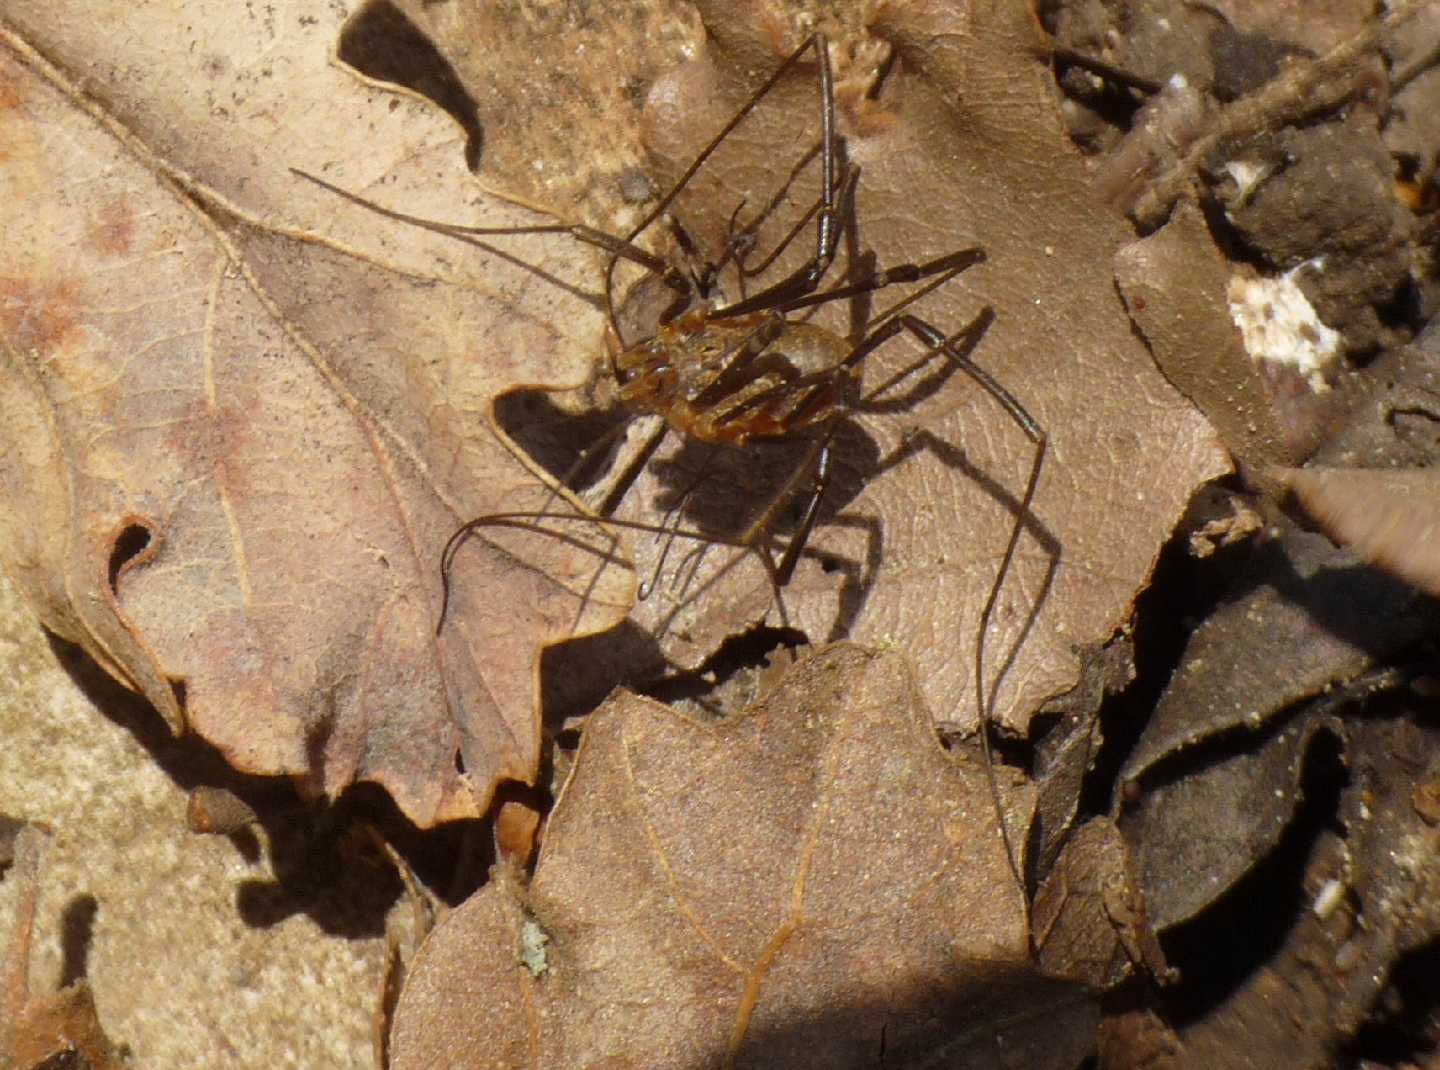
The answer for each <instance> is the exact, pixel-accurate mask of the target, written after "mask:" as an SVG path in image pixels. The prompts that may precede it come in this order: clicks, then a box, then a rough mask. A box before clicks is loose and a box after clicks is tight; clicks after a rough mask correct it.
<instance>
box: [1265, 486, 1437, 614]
mask: <svg viewBox="0 0 1440 1070" xmlns="http://www.w3.org/2000/svg"><path fill="white" fill-rule="evenodd" d="M1272 475H1273V477H1274V478H1275V479H1276V480H1277V481H1278V482H1279V483H1280V484H1281V485H1282V486H1283V487H1284V488H1285V489H1286V490H1287V491H1288V492H1289V493H1290V494H1291V495H1293V496H1294V499H1295V501H1296V503H1297V504H1298V505H1299V506H1300V508H1301V509H1303V510H1304V511H1305V513H1306V515H1308V516H1309V517H1310V518H1311V519H1312V520H1314V521H1315V523H1317V524H1319V525H1320V527H1321V528H1322V529H1323V530H1324V531H1325V533H1326V534H1327V535H1329V536H1330V537H1331V538H1332V539H1334V540H1335V541H1336V542H1339V543H1343V544H1344V545H1346V546H1348V547H1350V548H1351V549H1352V550H1354V551H1355V552H1356V553H1357V554H1359V555H1360V556H1361V557H1362V558H1364V559H1365V560H1366V561H1369V562H1371V563H1372V564H1374V565H1376V566H1377V567H1379V568H1383V569H1385V570H1386V571H1387V572H1391V573H1393V574H1394V575H1396V576H1399V577H1400V578H1401V579H1403V580H1406V581H1408V582H1410V583H1413V584H1414V585H1415V586H1417V587H1419V588H1420V589H1421V590H1424V591H1427V592H1428V593H1430V594H1432V595H1436V596H1437V597H1440V473H1437V472H1433V471H1429V470H1426V469H1418V470H1413V471H1409V470H1402V471H1375V470H1368V469H1358V468H1305V469H1296V468H1291V469H1274V470H1273V472H1272Z"/></svg>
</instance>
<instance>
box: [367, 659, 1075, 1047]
mask: <svg viewBox="0 0 1440 1070" xmlns="http://www.w3.org/2000/svg"><path fill="white" fill-rule="evenodd" d="M1005 791H1006V797H1007V808H1008V811H1009V813H1010V817H1011V820H1012V821H1013V822H1014V823H1015V826H1016V828H1017V829H1018V828H1019V827H1022V826H1023V824H1024V823H1025V821H1026V820H1027V819H1028V814H1029V809H1030V806H1031V804H1032V800H1031V798H1030V793H1029V792H1028V791H1025V790H1014V789H1009V788H1006V789H1005ZM1089 1008H1090V1004H1089V1002H1088V1000H1086V999H1085V998H1084V997H1083V996H1081V994H1080V993H1079V991H1078V990H1077V989H1075V988H1073V987H1067V986H1065V985H1063V984H1058V983H1056V982H1046V981H1042V980H1041V979H1040V978H1038V977H1037V975H1036V974H1035V973H1034V972H1033V970H1032V968H1031V966H1030V964H1029V953H1028V939H1027V927H1026V919H1025V905H1024V903H1023V902H1022V900H1021V897H1020V893H1019V891H1018V889H1016V887H1015V885H1014V883H1013V882H1012V881H1011V879H1010V873H1009V867H1008V862H1007V860H1006V857H1005V854H1004V851H1003V848H1002V846H1001V841H1000V837H999V836H998V834H997V831H996V829H995V827H994V817H993V811H992V808H991V804H990V796H989V792H988V789H987V787H986V783H985V777H984V773H983V771H982V770H981V769H979V768H977V767H976V766H974V765H972V764H970V763H968V762H966V761H963V760H961V759H958V758H956V757H953V756H951V755H949V754H947V753H946V752H945V751H943V750H942V749H941V748H940V746H939V745H938V743H937V741H936V738H935V732H934V728H933V724H932V720H931V716H930V714H929V712H928V711H927V710H926V709H925V707H924V705H923V703H922V702H921V700H920V697H919V694H918V690H917V688H916V685H915V682H914V680H913V679H912V678H911V676H910V674H909V672H908V671H907V670H906V669H905V667H904V663H903V661H902V660H901V659H900V658H898V657H895V656H893V655H892V656H883V657H877V656H874V655H871V654H867V653H866V652H864V651H862V650H860V649H858V648H855V647H850V646H838V647H832V648H829V649H827V650H824V651H821V652H820V653H818V654H817V655H815V656H813V657H810V658H808V659H806V660H804V661H802V662H800V663H799V664H798V665H797V666H796V667H795V668H794V669H793V670H792V671H791V672H790V673H789V674H788V675H787V677H786V678H785V680H784V682H783V683H782V684H781V685H780V686H779V687H778V688H777V690H776V691H775V692H773V693H772V694H771V695H770V697H769V698H768V699H765V700H762V701H761V702H760V703H759V704H757V705H756V706H754V707H752V708H751V710H750V711H749V712H747V713H746V714H744V715H742V716H739V717H736V718H733V719H730V720H727V721H723V722H720V723H700V722H697V721H693V720H690V719H688V718H684V717H681V716H678V715H676V714H673V713H672V712H670V711H669V710H667V709H666V708H664V707H662V706H659V705H657V704H656V703H653V702H651V701H649V700H646V699H642V698H638V697H636V696H632V695H628V694H625V693H619V694H617V695H616V696H615V697H613V698H612V699H611V701H610V702H609V703H608V704H607V705H606V706H605V707H603V708H602V709H601V710H600V711H599V712H597V713H596V714H595V715H594V716H593V717H592V719H591V720H590V722H589V724H588V725H587V727H586V730H585V735H584V737H583V740H582V743H581V749H580V754H579V757H578V759H577V762H576V766H575V770H574V772H573V774H572V775H571V778H570V780H569V782H568V783H567V785H566V787H565V790H564V792H563V793H562V795H561V798H560V801H559V803H558V804H557V806H556V809H555V811H554V813H553V815H552V816H551V819H550V825H549V830H548V833H547V836H546V839H545V843H544V846H543V848H542V850H541V855H540V860H539V863H538V866H537V869H536V873H535V878H534V881H533V884H532V885H531V887H530V888H529V889H528V893H526V892H522V891H520V890H519V889H518V888H517V887H515V885H514V882H513V880H507V879H501V880H498V881H492V883H491V884H490V885H488V886H487V887H486V888H484V889H482V891H481V892H480V893H479V894H477V895H476V896H475V897H473V898H472V899H471V900H469V901H468V902H467V903H466V904H465V905H464V906H462V907H461V908H459V909H458V910H457V911H456V912H455V913H454V914H452V915H451V916H450V917H449V918H448V919H446V920H445V921H444V922H442V923H441V924H440V926H439V927H437V929H436V930H435V932H434V933H433V934H432V936H431V938H430V939H429V940H428V941H427V943H426V944H425V946H424V947H423V948H422V950H421V952H420V954H419V956H418V957H417V960H416V963H415V966H414V970H413V972H412V974H411V979H410V981H409V984H408V985H407V987H406V990H405V993H404V995H403V996H402V999H401V1004H400V1008H399V1011H398V1013H397V1020H396V1026H395V1032H394V1036H393V1045H392V1050H393V1053H394V1060H395V1061H394V1066H395V1067H396V1068H397V1070H406V1068H411V1067H426V1066H433V1065H436V1063H437V1062H438V1063H443V1064H445V1065H450V1066H454V1067H464V1066H475V1067H479V1066H495V1067H499V1066H535V1067H542V1066H543V1067H546V1068H547V1070H550V1068H555V1070H559V1068H563V1067H571V1066H573V1067H582V1066H599V1065H605V1066H633V1067H658V1066H666V1067H701V1066H711V1065H716V1066H718V1065H736V1066H748V1067H762V1066H775V1067H780V1066H785V1067H806V1066H815V1067H821V1066H824V1067H834V1066H844V1065H870V1063H871V1061H872V1060H873V1059H875V1057H876V1054H875V1053H876V1052H877V1051H880V1050H882V1049H883V1050H884V1052H885V1065H886V1066H897V1067H898V1066H918V1065H967V1066H971V1065H973V1066H981V1065H986V1066H988V1065H991V1064H992V1060H995V1061H996V1064H997V1065H998V1048H999V1047H1004V1048H1005V1050H1007V1051H1012V1050H1022V1051H1028V1050H1030V1049H1034V1052H1033V1061H1029V1062H1025V1063H1024V1065H1028V1066H1050V1065H1053V1066H1057V1067H1058V1066H1070V1065H1073V1063H1074V1061H1075V1060H1077V1059H1078V1058H1079V1057H1080V1056H1081V1055H1083V1046H1084V1045H1086V1044H1088V1042H1089V1041H1088V1037H1089V1030H1088V1029H1086V1028H1080V1029H1078V1030H1077V1031H1075V1032H1071V1033H1068V1034H1067V1033H1063V1032H1061V1031H1060V1030H1058V1029H1056V1028H1055V1016H1057V1015H1059V1016H1071V1015H1079V1016H1081V1017H1083V1016H1085V1015H1086V1014H1089V1013H1091V1011H1090V1009H1089ZM1002 1036H1003V1038H1004V1039H1003V1042H1002V1041H1001V1039H1000V1038H1001V1037H1002ZM1057 1036H1068V1037H1069V1038H1070V1039H1069V1040H1068V1041H1056V1040H1055V1037H1057ZM1076 1036H1079V1037H1080V1040H1079V1041H1078V1043H1079V1044H1080V1045H1081V1046H1082V1047H1081V1050H1079V1051H1072V1050H1069V1049H1068V1048H1067V1043H1068V1044H1075V1043H1077V1041H1075V1040H1074V1038H1075V1037H1076ZM1042 1038H1043V1040H1044V1042H1045V1043H1044V1044H1041V1043H1040V1041H1041V1040H1042ZM1012 1044H1013V1045H1015V1049H1012V1048H1011V1045H1012ZM1046 1046H1048V1047H1049V1051H1047V1052H1045V1053H1044V1054H1040V1051H1039V1049H1041V1048H1044V1047H1046ZM606 1060H609V1061H606ZM927 1060H928V1061H927ZM1006 1065H1013V1064H1011V1063H1006Z"/></svg>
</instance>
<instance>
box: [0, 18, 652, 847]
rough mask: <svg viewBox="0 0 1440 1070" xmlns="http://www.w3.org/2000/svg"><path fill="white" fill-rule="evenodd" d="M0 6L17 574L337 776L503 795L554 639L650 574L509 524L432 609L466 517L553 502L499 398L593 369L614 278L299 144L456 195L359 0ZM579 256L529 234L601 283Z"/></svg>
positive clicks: (106, 657)
mask: <svg viewBox="0 0 1440 1070" xmlns="http://www.w3.org/2000/svg"><path fill="white" fill-rule="evenodd" d="M4 20H5V21H4V22H3V23H0V44H3V46H4V47H3V51H0V146H3V151H0V168H3V177H0V185H3V186H4V188H5V189H6V191H7V196H6V197H5V198H4V199H3V204H0V212H3V219H4V222H3V228H4V230H5V233H6V242H5V243H4V249H3V252H0V351H3V357H4V360H3V377H0V392H3V409H4V411H5V412H6V413H7V415H8V416H9V421H8V424H7V427H6V429H5V445H4V448H3V453H0V468H3V487H4V495H5V497H4V503H3V505H4V507H3V509H0V516H3V518H4V520H3V528H0V534H3V547H4V556H5V559H6V566H7V568H8V570H9V572H10V575H11V576H12V577H13V578H14V580H15V581H16V583H17V586H18V587H19V589H20V590H21V591H22V592H24V594H25V597H26V599H27V600H28V601H29V603H30V604H31V605H32V606H33V607H34V608H35V609H36V611H37V613H38V614H39V615H40V617H41V619H42V621H43V622H44V623H45V625H46V626H47V627H48V628H50V629H51V630H52V631H54V632H56V633H57V634H59V635H62V636H64V637H65V638H67V639H70V640H72V641H75V642H78V643H80V644H81V645H83V646H84V647H85V649H86V650H87V651H89V652H90V653H91V654H92V655H93V656H94V657H95V658H96V660H97V661H99V662H100V663H101V664H102V665H103V666H105V668H106V669H107V670H108V671H109V672H110V673H111V674H112V675H114V676H115V677H116V678H117V679H119V680H121V681H122V682H124V683H126V684H127V685H129V686H131V687H134V688H136V689H138V690H140V691H142V692H143V693H144V694H145V695H146V696H147V697H148V698H149V699H150V700H151V702H153V703H154V705H155V706H156V708H157V709H159V710H160V711H161V712H162V713H163V714H164V715H165V717H166V718H167V720H168V721H169V723H170V724H171V726H172V728H174V729H176V730H180V729H181V728H190V729H193V730H195V731H198V732H199V733H200V734H202V735H203V736H205V737H206V738H207V739H209V740H210V741H212V742H213V743H215V744H216V745H218V746H219V747H220V748H221V749H222V750H223V751H224V752H225V753H226V754H227V755H228V757H229V758H230V760H231V761H232V762H233V763H234V764H235V765H236V766H237V767H239V768H241V769H244V770H247V771H251V772H259V773H268V774H275V773H288V774H294V775H299V776H302V777H304V778H305V780H306V783H307V786H308V787H309V788H311V789H312V790H315V791H320V792H325V793H327V794H330V795H334V794H336V793H338V792H339V791H341V790H342V789H343V788H344V787H345V786H346V785H348V784H350V783H353V782H355V781H359V780H370V781H375V782H378V783H380V784H383V785H384V786H385V787H386V788H387V789H388V790H389V791H390V792H391V793H392V794H393V795H394V796H395V798H396V800H397V801H398V802H399V804H400V806H401V808H402V809H403V810H404V811H405V812H406V813H407V814H408V815H409V816H410V817H411V818H412V819H413V820H414V821H416V822H417V823H419V824H421V825H428V824H432V823H434V822H436V821H439V820H444V819H447V818H452V817H457V816H465V815H473V814H476V813H478V812H481V811H483V809H484V808H485V805H486V800H487V799H488V797H489V794H490V792H491V789H492V787H493V784H494V782H495V781H496V780H497V779H499V778H502V777H514V778H519V779H524V780H528V779H530V778H531V777H532V776H533V775H534V772H535V769H536V764H537V755H538V718H537V714H536V697H535V676H536V672H537V666H538V661H539V655H540V648H541V646H542V645H543V644H546V643H552V642H556V641H559V640H561V639H564V638H567V637H569V636H571V635H574V634H584V633H587V632H591V631H595V630H598V629H601V628H605V627H608V626H610V625H612V624H613V623H614V622H615V621H617V620H618V619H619V618H620V617H621V616H623V614H624V612H625V610H626V609H627V608H628V606H629V604H630V601H631V599H632V594H633V578H632V577H631V575H630V574H629V573H628V571H627V570H626V569H625V568H624V567H623V565H622V564H621V563H620V562H619V561H617V560H614V559H613V557H607V556H606V555H607V554H609V552H610V549H609V547H610V543H609V540H608V539H607V538H606V537H605V536H604V535H603V533H601V532H599V531H596V530H592V529H591V528H589V527H579V526H577V525H574V524H571V525H569V529H567V530H568V532H569V534H570V536H571V538H570V539H569V540H568V541H567V540H560V539H557V538H555V537H553V536H552V535H542V534H536V533H527V532H524V531H492V532H487V533H486V535H487V538H486V539H484V540H471V541H470V542H469V543H467V544H466V547H465V549H464V550H463V551H462V553H461V554H460V555H459V557H458V558H457V561H456V569H455V576H456V580H457V584H456V588H455V590H454V592H453V597H452V603H451V615H450V618H449V623H448V627H447V629H446V631H445V634H444V635H443V637H442V638H441V639H440V640H439V641H437V640H436V637H435V634H434V632H435V625H436V621H437V618H438V615H439V606H440V582H439V559H440V550H441V547H442V545H443V543H444V542H445V540H446V538H447V537H448V536H449V535H450V533H451V532H452V531H453V530H454V528H455V527H456V526H457V525H458V524H459V522H460V521H462V520H464V519H466V518H468V517H470V516H473V515H475V514H477V513H481V512H487V511H494V510H499V509H535V508H539V507H541V506H542V505H546V504H547V503H550V501H551V497H552V495H551V494H550V492H549V491H548V490H547V489H546V488H545V486H544V484H543V483H542V482H541V480H540V479H539V478H537V476H536V475H535V474H534V473H533V471H532V470H531V469H530V468H527V467H526V465H525V464H523V463H522V462H521V461H520V460H517V458H516V454H515V452H514V451H513V450H512V449H511V448H510V447H509V446H508V444H507V443H506V442H505V441H504V440H503V439H502V437H501V436H500V435H498V434H497V433H496V432H495V431H494V430H493V428H492V427H490V426H489V425H488V423H487V421H488V416H489V408H490V401H491V399H492V398H493V397H494V395H495V394H497V393H498V392H499V391H500V390H501V389H502V388H503V387H504V386H508V385H510V384H512V383H513V382H515V381H517V380H519V381H534V380H536V379H538V380H541V381H545V382H549V383H557V384H564V383H578V382H581V381H583V380H585V379H586V378H587V377H588V376H589V374H590V369H591V356H592V350H593V348H594V346H595V343H596V339H597V338H598V336H599V331H600V329H601V324H600V317H599V316H598V315H597V314H596V312H595V310H594V307H593V304H594V303H593V300H589V299H587V298H586V296H585V295H584V294H583V293H582V294H578V295H577V294H571V293H568V292H565V291H562V290H557V288H556V287H555V286H554V285H553V284H552V283H550V282H549V281H546V280H545V279H544V278H543V277H542V276H541V275H539V274H537V273H536V272H535V271H534V270H523V269H519V268H514V267H510V266H506V265H504V264H497V262H496V261H494V260H490V261H488V262H481V263H478V264H477V261H478V260H479V259H480V258H478V257H474V256H467V255H461V254H464V253H466V252H467V251H466V250H460V253H459V254H457V251H456V249H455V248H454V247H453V245H452V246H449V247H443V248H442V247H441V246H440V243H439V241H438V239H435V237H434V236H433V235H425V234H423V233H422V232H418V231H415V230H413V229H402V228H399V227H388V228H387V227H385V226H379V225H377V224H376V221H375V219H374V218H372V217H366V218H365V219H364V222H363V224H361V223H359V222H358V221H357V220H358V216H356V215H353V214H344V213H341V212H340V211H339V209H340V207H341V206H339V205H337V203H336V201H335V199H334V198H333V197H329V196H328V195H325V194H322V193H321V191H319V190H315V189H313V188H310V187H305V188H303V189H297V187H298V186H299V185H300V184H299V182H298V180H296V179H295V178H294V176H293V175H291V174H290V173H289V171H288V168H289V167H291V166H295V167H302V168H308V169H309V170H312V171H322V170H325V169H326V168H327V166H328V165H329V164H330V162H331V161H332V160H334V159H335V158H336V157H337V156H340V155H345V154H348V155H349V156H350V157H351V158H352V160H351V163H350V165H349V166H348V167H347V168H345V169H343V170H344V171H345V174H346V175H348V176H351V177H355V178H357V184H362V185H363V184H369V183H370V182H374V181H379V180H380V179H381V178H382V177H384V176H387V175H404V176H406V177H407V179H408V180H410V181H413V182H416V183H418V184H420V185H423V188H424V192H425V194H426V196H427V197H428V198H429V199H428V200H425V201H424V202H423V203H420V204H418V205H415V206H416V207H418V209H419V210H422V211H432V212H439V211H440V210H441V206H442V205H444V204H446V203H447V202H448V203H449V204H450V205H451V206H453V205H455V204H457V203H460V202H461V201H462V200H463V199H464V196H463V195H462V194H463V193H464V187H463V185H462V184H461V183H460V181H459V179H460V175H461V174H462V173H463V165H462V166H450V165H451V164H452V162H453V163H457V164H458V162H459V161H460V159H461V158H462V155H463V154H462V152H461V151H460V150H459V149H458V148H457V137H456V134H455V132H454V129H453V128H452V127H451V126H449V124H448V120H445V119H444V118H443V117H437V116H436V115H435V114H434V113H433V112H432V111H431V110H430V109H429V108H428V106H426V105H422V104H420V103H418V102H411V103H407V104H402V105H400V106H398V107H391V108H390V110H389V111H388V112H387V111H386V109H385V107H384V106H378V105H379V103H380V101H379V99H377V96H376V93H375V92H374V91H373V90H372V89H370V88H369V87H367V86H366V85H365V84H363V83H362V81H361V80H360V79H358V78H357V77H356V76H355V75H354V73H353V72H351V71H347V70H345V69H343V68H342V67H340V66H339V65H337V64H333V63H329V62H327V59H328V56H329V50H330V49H331V47H332V45H333V42H334V41H335V39H336V38H337V37H338V36H339V33H340V28H341V23H340V21H339V16H338V14H337V12H336V11H335V9H334V8H333V7H326V6H324V5H318V4H317V5H311V6H302V8H300V9H295V8H287V9H286V10H285V12H284V13H283V15H281V14H277V13H276V12H274V11H273V10H271V9H257V10H254V11H251V12H247V13H244V14H237V12H236V11H235V9H233V8H231V7H228V6H224V5H219V4H210V5H204V6H197V5H194V4H187V5H185V9H184V14H183V18H182V17H181V15H180V14H179V13H178V8H177V9H176V10H175V11H171V10H169V9H167V8H165V7H163V6H162V7H155V8H147V9H146V10H145V11H144V12H137V11H135V10H133V9H130V8H124V9H123V10H122V9H121V8H117V7H115V6H114V5H113V4H107V3H100V2H96V3H93V4H90V5H85V4H69V5H65V6H64V7H63V9H62V8H58V7H56V6H54V5H49V4H39V3H33V4H32V3H28V2H21V3H14V4H7V5H6V10H5V14H4ZM177 25H183V26H184V29H183V31H180V32H177ZM137 71H144V72H145V74H144V77H136V75H135V72H137ZM81 85H83V86H84V90H83V92H82V90H81V89H80V88H79V87H80V86H81ZM100 101H103V102H104V103H103V105H102V104H100V103H98V102H100ZM391 103H392V104H393V98H392V100H391ZM356 131H363V132H364V136H363V138H359V139H357V138H356V137H355V136H354V133H355V132H356ZM361 178H363V182H361V181H358V180H359V179H361ZM197 206H199V207H197ZM481 211H482V212H484V213H488V214H489V215H490V216H491V217H492V218H493V219H494V220H495V221H499V222H504V221H506V220H507V219H508V220H509V221H512V222H533V221H534V218H535V217H534V215H533V214H532V213H517V212H514V211H508V212H507V211H506V210H505V209H504V206H503V205H500V204H499V202H495V201H494V200H493V199H491V200H490V201H489V202H488V203H487V204H486V205H485V206H484V207H483V208H482V209H481ZM452 214H453V213H452ZM296 218H298V219H300V220H302V221H303V226H301V227H298V228H297V227H292V226H290V225H288V224H287V223H286V222H285V221H286V220H287V219H296ZM321 227H323V228H324V229H325V230H326V231H327V232H330V233H335V234H341V235H344V237H342V238H335V239H331V238H322V237H321V236H320V235H318V234H317V233H315V229H314V228H321ZM352 239H353V240H352ZM564 252H568V250H556V249H554V248H540V249H538V250H536V256H535V257H533V258H532V259H534V260H536V261H538V263H539V265H540V267H541V268H542V269H546V268H548V269H549V270H551V271H554V272H557V273H560V274H567V273H568V274H569V275H570V277H572V278H573V277H575V276H577V275H578V276H579V277H580V278H581V279H582V280H583V279H584V278H585V276H586V270H587V269H588V268H589V267H590V265H588V264H582V265H578V266H577V265H574V264H571V263H566V262H564V259H565V258H564V257H563V256H562V255H560V254H561V253H564ZM537 367H539V368H543V369H544V370H543V372H541V371H536V370H535V369H536V368H537ZM549 507H550V508H551V509H552V510H554V511H561V510H563V509H564V508H565V507H564V505H563V503H552V504H549ZM457 753H458V754H459V755H460V756H461V758H463V763H464V766H465V770H466V773H467V774H468V775H466V774H462V773H460V772H457Z"/></svg>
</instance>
